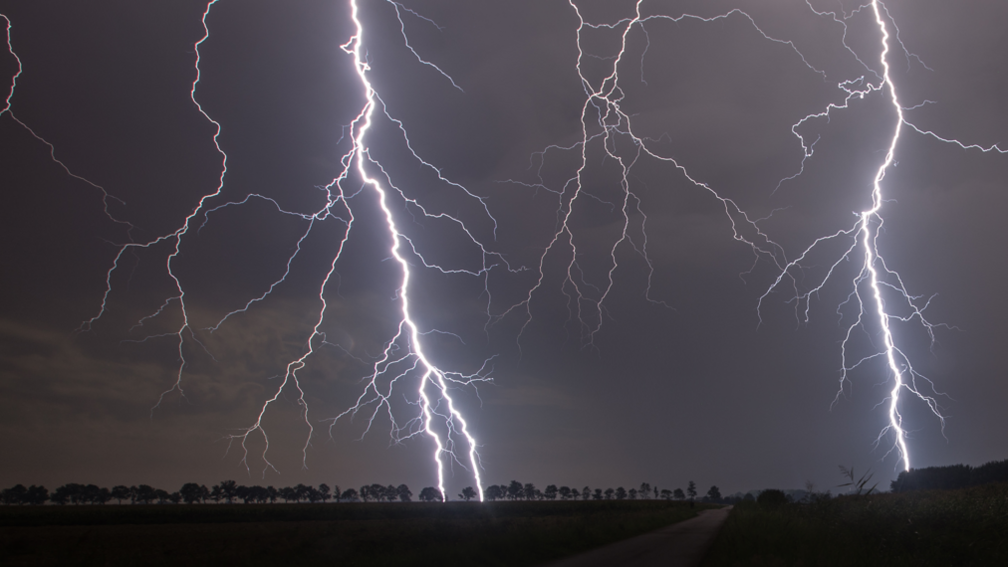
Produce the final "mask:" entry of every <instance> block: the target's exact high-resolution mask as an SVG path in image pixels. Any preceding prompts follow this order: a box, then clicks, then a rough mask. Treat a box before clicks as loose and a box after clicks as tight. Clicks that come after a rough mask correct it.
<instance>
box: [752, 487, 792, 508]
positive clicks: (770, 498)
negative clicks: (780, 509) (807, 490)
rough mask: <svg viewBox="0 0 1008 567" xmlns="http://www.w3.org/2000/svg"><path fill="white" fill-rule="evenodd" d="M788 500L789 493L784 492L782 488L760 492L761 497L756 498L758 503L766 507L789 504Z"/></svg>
mask: <svg viewBox="0 0 1008 567" xmlns="http://www.w3.org/2000/svg"><path fill="white" fill-rule="evenodd" d="M788 502H789V499H788V497H787V494H784V492H783V491H782V490H777V489H776V488H771V489H769V490H764V491H763V492H760V495H759V497H757V498H756V503H757V504H759V505H760V506H762V507H766V508H770V507H774V506H781V505H784V504H787V503H788Z"/></svg>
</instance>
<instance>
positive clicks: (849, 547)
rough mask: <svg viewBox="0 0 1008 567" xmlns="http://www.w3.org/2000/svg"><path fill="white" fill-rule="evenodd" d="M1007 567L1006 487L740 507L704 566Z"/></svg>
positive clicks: (734, 512)
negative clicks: (1005, 566)
mask: <svg viewBox="0 0 1008 567" xmlns="http://www.w3.org/2000/svg"><path fill="white" fill-rule="evenodd" d="M848 565H857V566H859V567H872V566H881V567H901V566H906V567H922V566H923V567H926V566H935V567H951V566H959V565H962V566H978V567H985V566H994V565H998V566H1000V565H1008V484H988V485H983V486H976V487H973V488H964V489H959V490H926V491H916V492H907V493H901V494H872V495H870V496H841V497H838V498H833V499H829V500H826V499H821V500H818V501H813V502H806V503H790V504H781V505H777V506H760V505H759V504H756V503H755V502H742V503H740V504H738V505H736V506H735V507H734V509H732V511H731V514H730V515H729V516H728V520H727V521H726V522H725V524H724V525H723V526H722V528H721V531H720V532H719V533H718V536H717V538H716V539H715V541H714V544H713V546H712V547H711V550H710V552H709V553H708V554H707V556H706V557H705V559H704V562H703V566H704V567H736V566H740V567H748V566H767V567H771V566H772V567H785V566H805V567H811V566H822V567H831V566H837V567H846V566H848Z"/></svg>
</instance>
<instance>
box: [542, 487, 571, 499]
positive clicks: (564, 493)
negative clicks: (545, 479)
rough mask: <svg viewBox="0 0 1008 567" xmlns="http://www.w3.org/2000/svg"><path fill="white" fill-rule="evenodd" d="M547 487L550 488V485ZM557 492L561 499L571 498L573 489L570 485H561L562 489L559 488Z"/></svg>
mask: <svg viewBox="0 0 1008 567" xmlns="http://www.w3.org/2000/svg"><path fill="white" fill-rule="evenodd" d="M546 488H547V489H548V488H549V487H546ZM557 494H559V495H560V500H570V497H571V489H570V487H569V486H561V487H560V489H559V490H557Z"/></svg>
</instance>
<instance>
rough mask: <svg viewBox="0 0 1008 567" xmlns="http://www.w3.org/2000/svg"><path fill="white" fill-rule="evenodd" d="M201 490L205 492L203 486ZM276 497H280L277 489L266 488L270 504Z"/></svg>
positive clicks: (274, 501) (273, 502)
mask: <svg viewBox="0 0 1008 567" xmlns="http://www.w3.org/2000/svg"><path fill="white" fill-rule="evenodd" d="M203 490H204V491H205V490H206V487H205V486H204V487H203ZM278 496H280V492H279V491H277V489H275V488H273V487H272V486H267V487H266V498H267V499H268V500H269V502H270V504H275V503H276V500H277V497H278Z"/></svg>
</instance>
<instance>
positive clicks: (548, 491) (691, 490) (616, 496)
mask: <svg viewBox="0 0 1008 567" xmlns="http://www.w3.org/2000/svg"><path fill="white" fill-rule="evenodd" d="M466 490H469V491H471V492H470V494H468V495H467V494H466ZM475 497H476V492H475V491H473V490H472V488H471V487H467V488H466V489H465V490H463V491H462V494H459V498H461V499H463V500H471V499H472V498H475ZM483 497H484V499H486V500H489V501H491V502H492V501H494V500H556V499H557V498H559V499H560V500H579V499H580V500H648V499H654V500H658V499H662V500H686V499H687V498H689V499H690V500H691V501H692V500H695V499H696V497H697V487H696V483H695V482H693V481H692V480H691V481H689V484H688V485H687V486H686V491H685V492H684V491H683V489H682V488H676V489H674V490H669V489H667V488H665V489H660V490H659V488H658V487H657V486H651V485H650V484H649V483H646V482H642V483H641V485H640V487H636V488H631V489H630V490H627V489H625V488H623V487H622V486H620V487H618V488H616V489H613V488H606V489H604V490H603V489H601V488H596V489H594V490H592V489H591V488H590V487H588V486H585V487H584V488H581V489H578V488H577V487H574V488H571V487H569V486H561V487H557V485H555V484H551V485H549V486H547V487H546V488H545V489H543V490H539V489H538V488H536V486H535V485H534V484H532V483H526V484H522V483H520V482H518V481H517V480H512V481H511V482H510V483H508V484H491V485H490V486H488V487H486V489H484V490H483ZM703 501H704V502H721V501H722V497H721V490H720V489H718V487H717V486H711V487H710V489H709V490H708V491H707V494H706V495H705V496H704V497H703Z"/></svg>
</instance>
